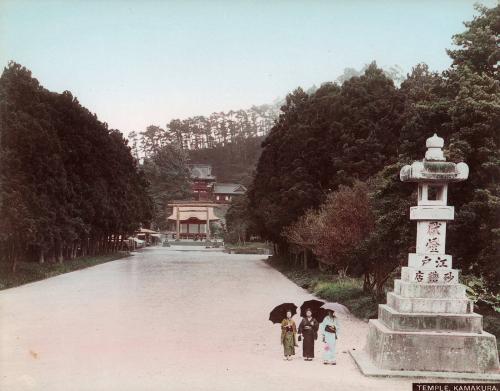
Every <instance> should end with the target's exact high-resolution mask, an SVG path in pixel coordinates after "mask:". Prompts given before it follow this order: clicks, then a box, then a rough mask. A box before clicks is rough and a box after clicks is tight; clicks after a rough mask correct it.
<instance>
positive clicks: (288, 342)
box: [281, 319, 297, 357]
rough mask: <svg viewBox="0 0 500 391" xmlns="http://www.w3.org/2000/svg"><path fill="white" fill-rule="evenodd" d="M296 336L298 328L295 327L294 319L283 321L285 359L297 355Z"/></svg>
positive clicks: (282, 338) (282, 334)
mask: <svg viewBox="0 0 500 391" xmlns="http://www.w3.org/2000/svg"><path fill="white" fill-rule="evenodd" d="M296 335H297V326H295V322H294V321H293V320H292V319H283V321H282V322H281V344H282V345H283V350H284V355H285V357H287V356H292V355H294V354H295V346H297V343H296V342H295V336H296Z"/></svg>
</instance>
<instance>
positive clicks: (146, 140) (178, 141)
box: [129, 105, 278, 157]
mask: <svg viewBox="0 0 500 391" xmlns="http://www.w3.org/2000/svg"><path fill="white" fill-rule="evenodd" d="M277 113H278V107H277V106H276V105H260V106H252V107H251V108H250V109H248V110H230V111H228V112H226V113H225V112H219V113H212V114H211V115H210V116H208V117H205V116H194V117H190V118H186V119H182V120H181V119H173V120H171V121H170V122H169V123H168V124H167V126H166V127H165V129H164V128H162V127H160V126H156V125H150V126H148V127H147V128H146V130H145V131H143V132H139V133H137V132H131V133H130V134H129V139H130V141H131V146H132V149H133V151H134V154H135V155H136V156H137V157H139V156H145V157H149V156H151V154H153V153H154V151H155V150H157V149H158V148H161V147H163V146H165V145H169V144H175V145H178V146H179V147H181V148H182V149H185V150H198V149H204V148H215V147H217V146H225V145H228V144H237V143H238V142H240V141H241V140H244V139H248V138H254V137H260V136H263V135H265V134H267V133H268V131H269V129H270V128H271V127H272V126H273V125H274V122H275V119H276V118H277V115H278V114H277Z"/></svg>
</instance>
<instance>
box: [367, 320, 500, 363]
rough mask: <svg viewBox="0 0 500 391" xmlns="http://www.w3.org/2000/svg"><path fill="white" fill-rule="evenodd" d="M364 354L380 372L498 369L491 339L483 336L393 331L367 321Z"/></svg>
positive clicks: (486, 335) (489, 335)
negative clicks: (384, 370)
mask: <svg viewBox="0 0 500 391" xmlns="http://www.w3.org/2000/svg"><path fill="white" fill-rule="evenodd" d="M365 350H366V352H367V353H368V355H369V356H370V358H371V359H372V360H373V362H374V364H375V365H376V366H377V367H379V368H382V369H391V370H408V371H450V372H479V373H485V372H489V371H495V370H496V369H497V368H498V366H499V363H498V352H497V346H496V339H495V336H494V335H491V334H489V333H487V332H483V333H481V334H478V333H459V332H453V333H439V332H434V331H425V332H411V331H394V330H391V329H389V328H388V327H386V326H385V325H384V324H383V323H382V322H380V321H379V320H378V319H371V320H370V322H369V325H368V339H367V344H366V347H365Z"/></svg>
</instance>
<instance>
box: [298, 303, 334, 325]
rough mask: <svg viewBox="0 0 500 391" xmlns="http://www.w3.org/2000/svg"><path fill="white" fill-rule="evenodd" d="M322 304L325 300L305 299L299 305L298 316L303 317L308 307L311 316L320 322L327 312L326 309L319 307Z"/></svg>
mask: <svg viewBox="0 0 500 391" xmlns="http://www.w3.org/2000/svg"><path fill="white" fill-rule="evenodd" d="M324 304H325V302H324V301H321V300H314V299H313V300H306V301H304V303H302V305H301V306H300V316H302V317H303V318H305V317H306V310H307V309H308V308H309V309H310V310H311V312H312V316H313V318H314V319H316V320H317V321H318V322H322V321H323V319H324V318H325V316H326V314H327V312H326V309H324V308H321V306H322V305H324Z"/></svg>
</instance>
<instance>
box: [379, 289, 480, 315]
mask: <svg viewBox="0 0 500 391" xmlns="http://www.w3.org/2000/svg"><path fill="white" fill-rule="evenodd" d="M387 305H388V306H389V307H391V308H393V309H395V310H396V311H398V312H409V313H433V314H434V313H445V314H470V313H472V309H473V305H472V301H471V300H469V299H423V298H418V297H402V296H400V295H398V294H396V293H394V292H389V293H387Z"/></svg>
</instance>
